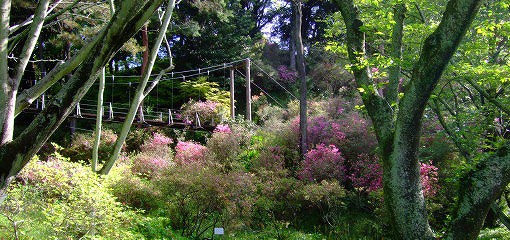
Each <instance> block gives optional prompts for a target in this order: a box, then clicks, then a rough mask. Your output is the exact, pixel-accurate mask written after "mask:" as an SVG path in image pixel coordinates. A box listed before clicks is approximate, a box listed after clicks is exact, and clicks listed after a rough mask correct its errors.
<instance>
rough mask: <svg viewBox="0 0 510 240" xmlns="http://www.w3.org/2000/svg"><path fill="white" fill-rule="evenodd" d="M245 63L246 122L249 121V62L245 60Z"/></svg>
mask: <svg viewBox="0 0 510 240" xmlns="http://www.w3.org/2000/svg"><path fill="white" fill-rule="evenodd" d="M245 62H246V120H248V121H251V70H250V68H251V66H250V65H251V62H250V59H249V58H247V59H246V60H245Z"/></svg>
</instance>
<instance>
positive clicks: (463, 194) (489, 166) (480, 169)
mask: <svg viewBox="0 0 510 240" xmlns="http://www.w3.org/2000/svg"><path fill="white" fill-rule="evenodd" d="M509 150H510V146H509V145H506V146H504V147H503V148H502V149H500V150H499V151H498V153H496V154H495V155H494V156H491V157H488V158H487V159H484V160H482V161H481V162H480V163H479V164H477V166H476V167H475V168H473V169H474V170H471V171H470V172H469V173H468V174H467V175H466V176H465V177H464V178H462V179H461V183H460V186H462V187H461V188H460V192H459V200H458V201H457V205H456V209H455V211H454V215H453V220H452V222H451V224H450V229H449V231H448V234H447V237H446V239H462V240H464V239H467V240H469V239H477V238H478V234H479V233H480V229H481V228H482V226H483V223H484V219H485V217H486V216H487V213H488V211H489V209H490V207H491V204H493V203H494V201H496V199H498V198H500V197H501V194H502V193H503V191H504V190H505V187H506V186H507V185H508V184H509V183H510V152H509Z"/></svg>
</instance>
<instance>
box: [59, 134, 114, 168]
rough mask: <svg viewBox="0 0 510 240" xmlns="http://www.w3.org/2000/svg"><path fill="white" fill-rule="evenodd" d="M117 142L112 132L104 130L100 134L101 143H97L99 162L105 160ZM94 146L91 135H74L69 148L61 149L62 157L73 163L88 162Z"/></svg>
mask: <svg viewBox="0 0 510 240" xmlns="http://www.w3.org/2000/svg"><path fill="white" fill-rule="evenodd" d="M115 141H117V135H116V134H115V133H114V132H113V131H112V130H108V129H105V130H103V131H102V133H101V142H100V143H99V151H98V153H99V155H98V158H99V160H100V161H101V160H103V161H104V160H106V159H108V157H109V156H110V153H111V151H112V150H113V147H114V145H115ZM93 146H94V135H93V134H92V133H76V134H75V135H74V136H73V139H72V141H71V144H70V146H69V147H67V148H65V149H62V151H61V152H62V155H63V156H65V157H68V158H70V159H71V160H73V161H76V162H79V161H83V162H90V159H92V148H93Z"/></svg>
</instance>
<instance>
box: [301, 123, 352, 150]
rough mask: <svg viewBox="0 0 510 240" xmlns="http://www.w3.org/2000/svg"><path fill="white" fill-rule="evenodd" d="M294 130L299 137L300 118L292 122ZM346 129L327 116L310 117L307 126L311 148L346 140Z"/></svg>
mask: <svg viewBox="0 0 510 240" xmlns="http://www.w3.org/2000/svg"><path fill="white" fill-rule="evenodd" d="M292 130H293V132H294V133H295V135H296V136H299V118H297V117H296V118H294V120H293V121H292ZM343 131H344V129H342V128H341V125H339V124H338V123H336V122H334V121H333V120H332V119H331V118H328V117H325V116H315V117H310V118H309V120H308V126H307V133H308V138H307V143H308V146H309V147H313V146H315V145H317V144H320V143H322V144H328V145H329V144H334V143H338V142H340V141H341V140H342V139H344V138H345V133H344V132H343Z"/></svg>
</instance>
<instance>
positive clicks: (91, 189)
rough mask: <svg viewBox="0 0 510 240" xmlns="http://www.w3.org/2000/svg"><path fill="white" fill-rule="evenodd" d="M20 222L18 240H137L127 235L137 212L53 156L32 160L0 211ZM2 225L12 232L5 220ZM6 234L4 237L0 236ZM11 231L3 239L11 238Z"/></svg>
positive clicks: (91, 175) (80, 170)
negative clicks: (98, 239)
mask: <svg viewBox="0 0 510 240" xmlns="http://www.w3.org/2000/svg"><path fill="white" fill-rule="evenodd" d="M1 212H2V215H4V216H10V217H11V218H12V219H14V220H15V221H19V222H20V223H21V222H23V224H18V234H19V236H20V237H22V238H36V239H62V238H73V239H74V238H94V237H104V238H111V239H118V238H123V239H137V238H138V237H139V236H137V235H136V234H135V233H133V232H131V229H130V228H131V226H132V224H131V223H132V221H133V220H134V219H136V215H137V214H138V213H136V212H133V211H130V210H128V209H127V208H125V207H124V206H122V205H121V204H120V203H119V202H116V200H115V197H113V195H111V194H110V193H109V192H108V186H107V185H105V184H103V183H102V180H101V179H100V177H99V176H98V175H96V174H95V173H93V172H91V171H90V169H89V168H88V167H86V166H83V165H81V164H80V163H73V162H69V159H67V158H63V157H61V156H60V155H59V154H58V153H56V154H54V155H53V156H52V157H50V159H48V160H47V161H40V160H38V159H34V160H33V161H31V162H30V163H29V165H28V166H27V167H26V168H25V169H24V170H23V171H22V173H21V174H20V176H19V179H18V180H17V182H16V183H15V184H14V185H13V186H12V188H11V189H10V191H9V197H8V198H7V200H6V201H5V202H4V204H3V205H2V208H1ZM0 223H1V224H2V227H6V228H10V227H9V226H8V222H7V221H5V219H2V220H0ZM3 234H7V235H3ZM9 234H11V233H9V232H3V233H1V235H0V236H1V238H9V237H10V236H12V235H9Z"/></svg>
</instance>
